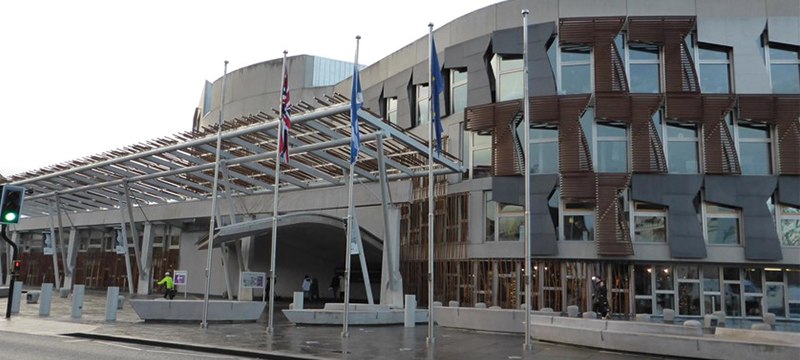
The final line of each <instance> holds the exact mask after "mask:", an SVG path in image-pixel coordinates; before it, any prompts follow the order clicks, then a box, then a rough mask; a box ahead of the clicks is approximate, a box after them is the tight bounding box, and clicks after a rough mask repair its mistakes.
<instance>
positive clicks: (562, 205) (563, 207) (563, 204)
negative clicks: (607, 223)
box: [557, 199, 597, 242]
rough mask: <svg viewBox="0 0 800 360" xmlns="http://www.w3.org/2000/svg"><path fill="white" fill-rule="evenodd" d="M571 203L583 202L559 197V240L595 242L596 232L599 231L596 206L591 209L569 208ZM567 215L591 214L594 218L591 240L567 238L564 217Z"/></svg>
mask: <svg viewBox="0 0 800 360" xmlns="http://www.w3.org/2000/svg"><path fill="white" fill-rule="evenodd" d="M570 204H582V203H579V202H572V201H564V199H559V201H558V209H559V211H558V231H559V234H557V235H558V241H575V242H594V241H595V235H596V234H595V233H596V232H597V218H596V217H595V213H594V210H595V209H594V208H592V209H591V210H588V209H567V206H568V205H570ZM567 216H591V217H592V219H593V228H592V233H591V238H590V239H589V240H582V239H579V240H567V239H566V237H565V236H564V218H565V217H567Z"/></svg>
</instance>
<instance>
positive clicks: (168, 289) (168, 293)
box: [158, 271, 177, 300]
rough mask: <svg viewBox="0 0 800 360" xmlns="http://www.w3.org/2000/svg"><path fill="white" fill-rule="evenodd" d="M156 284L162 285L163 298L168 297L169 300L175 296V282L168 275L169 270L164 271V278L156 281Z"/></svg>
mask: <svg viewBox="0 0 800 360" xmlns="http://www.w3.org/2000/svg"><path fill="white" fill-rule="evenodd" d="M158 285H164V299H167V298H169V299H170V300H172V299H174V298H175V294H176V293H177V291H175V282H174V281H173V280H172V276H170V273H169V271H167V272H165V273H164V278H163V279H161V281H159V282H158Z"/></svg>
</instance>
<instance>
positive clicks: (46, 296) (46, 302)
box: [39, 284, 53, 316]
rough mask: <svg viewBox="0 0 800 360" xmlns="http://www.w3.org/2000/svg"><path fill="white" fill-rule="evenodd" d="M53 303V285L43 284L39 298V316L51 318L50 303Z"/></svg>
mask: <svg viewBox="0 0 800 360" xmlns="http://www.w3.org/2000/svg"><path fill="white" fill-rule="evenodd" d="M51 302H53V284H42V292H41V295H40V296H39V316H50V303H51Z"/></svg>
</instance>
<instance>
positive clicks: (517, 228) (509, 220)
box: [497, 216, 524, 241]
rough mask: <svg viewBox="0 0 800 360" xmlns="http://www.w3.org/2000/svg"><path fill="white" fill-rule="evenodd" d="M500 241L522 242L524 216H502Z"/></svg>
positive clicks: (500, 220)
mask: <svg viewBox="0 0 800 360" xmlns="http://www.w3.org/2000/svg"><path fill="white" fill-rule="evenodd" d="M497 220H498V239H499V240H500V241H518V240H522V233H523V225H524V224H523V221H524V217H523V216H511V217H509V216H501V217H499V218H498V219H497Z"/></svg>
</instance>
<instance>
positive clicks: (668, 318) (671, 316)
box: [664, 309, 675, 322]
mask: <svg viewBox="0 0 800 360" xmlns="http://www.w3.org/2000/svg"><path fill="white" fill-rule="evenodd" d="M673 321H675V310H672V309H664V322H673Z"/></svg>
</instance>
